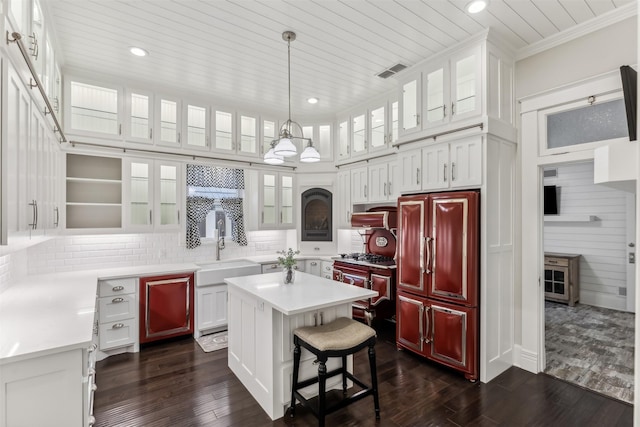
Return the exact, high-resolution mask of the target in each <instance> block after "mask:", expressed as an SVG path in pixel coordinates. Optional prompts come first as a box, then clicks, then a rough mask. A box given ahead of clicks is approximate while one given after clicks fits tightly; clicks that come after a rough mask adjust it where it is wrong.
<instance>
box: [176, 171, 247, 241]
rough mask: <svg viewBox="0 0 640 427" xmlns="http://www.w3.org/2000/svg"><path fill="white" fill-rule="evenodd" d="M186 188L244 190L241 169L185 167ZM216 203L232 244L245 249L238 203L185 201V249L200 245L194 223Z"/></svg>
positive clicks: (237, 200) (227, 200) (200, 199)
mask: <svg viewBox="0 0 640 427" xmlns="http://www.w3.org/2000/svg"><path fill="white" fill-rule="evenodd" d="M187 185H188V186H194V187H213V188H233V189H244V171H243V170H242V169H231V168H222V167H213V166H205V165H187ZM216 201H218V202H220V204H221V205H222V210H223V211H224V213H225V215H227V216H228V217H229V219H230V220H231V235H232V238H233V240H234V241H235V242H237V243H238V245H240V246H247V235H246V233H245V228H244V215H243V211H242V199H240V198H225V199H211V198H207V197H187V248H189V249H193V248H197V247H198V246H200V245H201V244H202V242H201V241H200V230H199V228H198V223H200V222H202V221H204V220H205V218H206V217H207V214H208V213H209V211H210V210H211V209H212V208H213V206H214V204H215V202H216Z"/></svg>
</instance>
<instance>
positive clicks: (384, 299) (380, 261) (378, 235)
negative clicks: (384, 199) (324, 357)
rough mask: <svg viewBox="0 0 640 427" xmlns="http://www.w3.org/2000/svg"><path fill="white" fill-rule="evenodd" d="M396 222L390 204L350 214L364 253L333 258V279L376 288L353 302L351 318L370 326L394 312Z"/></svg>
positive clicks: (394, 210)
mask: <svg viewBox="0 0 640 427" xmlns="http://www.w3.org/2000/svg"><path fill="white" fill-rule="evenodd" d="M396 224H397V216H396V208H395V207H393V206H391V207H384V208H373V209H371V210H370V211H368V212H362V213H357V214H353V216H352V217H351V225H352V226H353V227H357V228H360V229H361V231H360V234H361V236H362V238H363V242H364V250H365V252H364V253H350V254H340V256H339V257H334V259H335V261H334V262H333V280H338V281H341V282H345V283H350V284H352V285H355V286H360V287H364V288H367V289H373V290H375V291H378V296H377V297H375V298H370V299H368V300H362V301H356V302H355V303H354V304H353V317H354V318H358V319H363V320H365V321H366V322H367V324H369V325H371V323H372V322H373V319H374V318H381V319H385V318H391V317H393V316H394V315H395V311H396V309H395V292H396V288H395V282H396V262H395V260H394V257H395V254H396V238H395V235H394V234H393V231H395V228H396Z"/></svg>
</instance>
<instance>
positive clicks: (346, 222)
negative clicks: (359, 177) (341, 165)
mask: <svg viewBox="0 0 640 427" xmlns="http://www.w3.org/2000/svg"><path fill="white" fill-rule="evenodd" d="M336 180H337V191H336V199H337V200H336V201H337V203H336V207H337V209H336V212H337V221H336V226H337V227H338V228H350V227H351V211H352V208H353V207H352V204H351V171H348V170H341V171H339V172H338V173H337V175H336Z"/></svg>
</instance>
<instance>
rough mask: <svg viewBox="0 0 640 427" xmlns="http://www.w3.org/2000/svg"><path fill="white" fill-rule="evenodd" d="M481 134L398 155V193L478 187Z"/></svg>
mask: <svg viewBox="0 0 640 427" xmlns="http://www.w3.org/2000/svg"><path fill="white" fill-rule="evenodd" d="M482 141H483V137H482V135H476V136H470V137H465V138H460V139H457V140H455V141H451V142H444V143H439V144H431V145H427V146H426V147H424V148H420V149H413V150H407V151H400V152H399V153H398V163H399V177H400V178H401V179H400V183H399V188H398V189H397V191H398V192H400V193H405V192H416V191H433V190H444V189H457V188H469V187H479V186H480V185H482Z"/></svg>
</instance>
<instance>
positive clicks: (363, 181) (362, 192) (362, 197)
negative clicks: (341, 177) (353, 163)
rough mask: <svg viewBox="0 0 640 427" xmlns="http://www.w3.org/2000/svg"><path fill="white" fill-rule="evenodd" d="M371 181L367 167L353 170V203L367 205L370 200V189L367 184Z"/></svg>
mask: <svg viewBox="0 0 640 427" xmlns="http://www.w3.org/2000/svg"><path fill="white" fill-rule="evenodd" d="M368 180H369V175H368V169H367V167H366V166H362V167H359V168H354V169H351V203H352V204H356V203H366V202H367V200H369V198H368V196H369V189H368V188H367V183H368Z"/></svg>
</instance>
